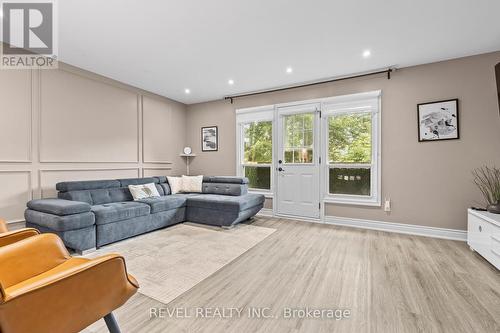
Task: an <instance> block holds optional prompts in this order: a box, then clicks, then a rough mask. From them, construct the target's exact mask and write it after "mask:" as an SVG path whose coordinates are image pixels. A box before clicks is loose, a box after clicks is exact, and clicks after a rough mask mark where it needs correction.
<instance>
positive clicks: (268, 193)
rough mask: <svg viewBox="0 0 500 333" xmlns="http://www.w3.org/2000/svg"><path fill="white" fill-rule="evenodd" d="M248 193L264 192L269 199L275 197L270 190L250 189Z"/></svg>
mask: <svg viewBox="0 0 500 333" xmlns="http://www.w3.org/2000/svg"><path fill="white" fill-rule="evenodd" d="M248 193H254V194H263V195H264V196H265V197H266V198H267V199H272V198H274V194H273V193H272V192H268V191H261V190H252V189H248Z"/></svg>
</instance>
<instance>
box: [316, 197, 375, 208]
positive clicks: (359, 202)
mask: <svg viewBox="0 0 500 333" xmlns="http://www.w3.org/2000/svg"><path fill="white" fill-rule="evenodd" d="M323 202H324V203H331V204H339V205H353V206H370V207H381V206H382V203H381V201H380V200H378V199H373V198H367V199H362V198H346V197H342V198H335V197H325V198H323Z"/></svg>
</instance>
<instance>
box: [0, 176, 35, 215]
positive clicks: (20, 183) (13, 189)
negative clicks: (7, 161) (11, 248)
mask: <svg viewBox="0 0 500 333" xmlns="http://www.w3.org/2000/svg"><path fill="white" fill-rule="evenodd" d="M0 184H2V186H0V212H1V214H0V217H1V218H3V219H5V220H6V221H7V222H11V223H13V222H19V221H24V209H25V208H26V202H28V201H29V200H31V197H32V192H31V171H21V170H20V171H17V170H12V171H11V170H3V171H0Z"/></svg>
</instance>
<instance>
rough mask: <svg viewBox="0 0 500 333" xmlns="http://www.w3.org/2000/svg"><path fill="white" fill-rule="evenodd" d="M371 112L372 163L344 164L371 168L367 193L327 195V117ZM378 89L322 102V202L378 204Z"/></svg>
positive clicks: (379, 142)
mask: <svg viewBox="0 0 500 333" xmlns="http://www.w3.org/2000/svg"><path fill="white" fill-rule="evenodd" d="M365 112H369V113H371V114H372V163H371V164H356V163H352V164H345V166H349V167H356V166H358V167H371V184H370V188H371V195H370V196H361V195H348V194H330V193H329V192H330V191H329V170H330V168H331V167H333V166H342V164H330V163H329V161H328V148H329V147H328V142H329V140H328V118H329V117H330V116H332V115H336V114H345V113H365ZM381 124H382V122H381V91H373V92H368V93H362V94H354V95H346V96H339V97H332V98H329V99H326V100H325V101H324V102H323V104H322V119H321V131H322V134H323V135H322V142H323V143H324V144H323V146H322V147H323V151H322V158H323V161H324V163H323V166H322V168H321V179H322V183H323V186H322V192H323V202H325V203H336V204H346V205H362V206H377V207H380V206H381V184H382V182H381V174H382V173H381V160H382V158H381V131H380V127H381Z"/></svg>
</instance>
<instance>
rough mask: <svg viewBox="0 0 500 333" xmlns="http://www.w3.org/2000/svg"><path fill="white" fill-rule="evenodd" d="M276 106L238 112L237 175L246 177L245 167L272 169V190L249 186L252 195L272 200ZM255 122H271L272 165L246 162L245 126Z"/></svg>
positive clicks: (239, 110)
mask: <svg viewBox="0 0 500 333" xmlns="http://www.w3.org/2000/svg"><path fill="white" fill-rule="evenodd" d="M274 110H275V108H274V106H272V107H270V106H266V107H257V108H248V109H238V110H236V155H237V156H236V175H237V176H238V177H245V167H265V168H267V167H268V168H269V169H270V189H269V190H267V189H260V188H251V187H250V186H249V188H248V191H249V192H252V193H259V194H263V195H265V196H266V198H272V197H273V196H274V170H273V165H274V158H275V156H274V155H275V154H274V146H275V144H274V134H275V122H274ZM255 122H271V125H272V127H271V128H272V129H271V137H272V141H273V144H272V152H271V154H272V160H271V163H262V164H249V163H245V162H244V157H245V152H244V150H245V145H244V134H245V131H244V126H245V125H247V124H251V123H255Z"/></svg>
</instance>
